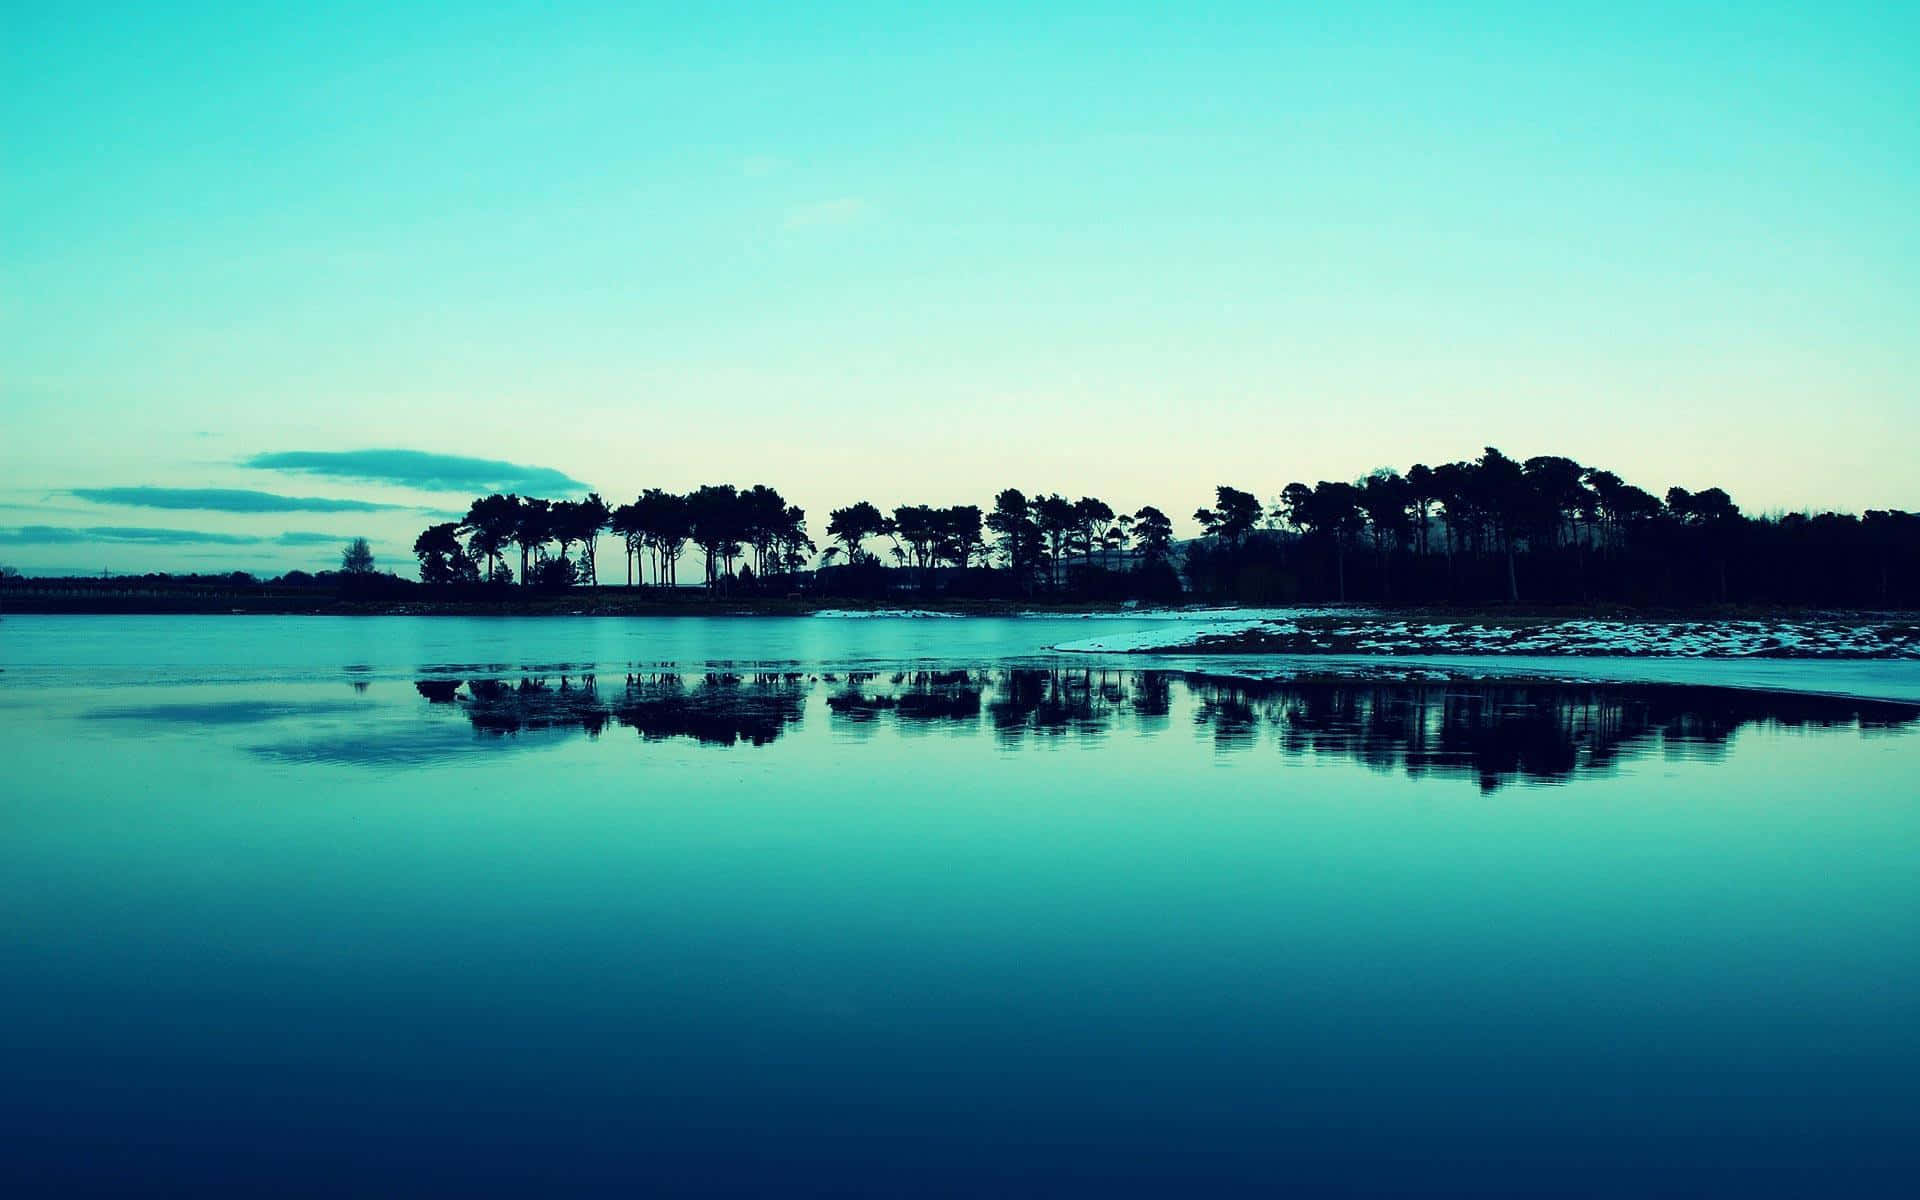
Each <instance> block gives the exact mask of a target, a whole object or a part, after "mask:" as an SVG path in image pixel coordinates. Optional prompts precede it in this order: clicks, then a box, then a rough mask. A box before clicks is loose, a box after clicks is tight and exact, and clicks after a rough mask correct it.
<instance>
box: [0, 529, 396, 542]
mask: <svg viewBox="0 0 1920 1200" xmlns="http://www.w3.org/2000/svg"><path fill="white" fill-rule="evenodd" d="M353 537H354V535H353V534H347V533H313V532H308V531H305V530H288V531H287V532H285V533H282V534H280V535H278V536H277V537H265V536H260V535H256V534H251V533H215V532H213V531H211V530H205V529H148V528H142V527H136V526H128V525H86V526H79V527H73V526H65V525H17V526H14V527H12V528H0V546H83V545H89V544H98V543H107V544H112V545H121V546H326V545H342V546H344V545H345V544H346V543H347V542H349V541H351V540H352V539H353ZM369 540H371V541H373V542H374V543H375V544H376V545H378V544H381V540H380V539H378V538H373V539H369Z"/></svg>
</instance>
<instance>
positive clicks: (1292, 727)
mask: <svg viewBox="0 0 1920 1200" xmlns="http://www.w3.org/2000/svg"><path fill="white" fill-rule="evenodd" d="M415 687H416V688H417V689H418V691H419V693H420V695H421V696H422V697H423V698H424V699H425V700H426V701H427V702H428V703H429V704H430V705H432V706H435V707H436V708H441V709H448V708H453V709H458V710H459V711H460V712H462V713H463V714H464V715H465V716H466V718H467V720H468V721H469V722H470V723H471V724H472V726H473V728H474V729H475V730H476V731H478V732H479V733H480V734H481V735H482V736H484V737H488V738H505V737H511V736H513V735H516V734H518V733H520V732H522V731H529V730H575V731H579V732H582V733H585V734H586V735H587V736H589V737H598V736H599V735H600V734H601V733H603V732H604V731H605V730H606V729H607V728H608V727H609V726H618V727H621V728H626V729H632V730H634V731H635V732H636V733H638V734H639V735H640V737H641V738H643V739H645V740H647V741H659V740H663V739H667V738H690V739H693V740H694V741H697V742H700V743H702V744H706V745H714V746H732V745H736V744H738V743H741V742H745V743H747V744H749V745H754V746H764V745H767V744H768V743H771V742H773V741H774V740H776V739H777V738H779V737H781V736H783V735H784V734H786V733H787V732H789V731H790V730H792V729H793V728H795V727H797V726H799V725H801V724H802V722H803V721H804V720H805V717H806V711H807V705H808V701H809V699H810V698H811V697H812V696H813V695H814V694H815V693H816V692H819V693H820V694H821V695H822V698H823V700H824V706H825V708H826V710H827V714H828V720H829V722H830V724H831V725H832V727H833V728H835V729H836V730H839V731H841V732H843V733H852V734H855V735H860V736H863V735H865V734H868V733H871V732H872V731H874V730H878V729H891V730H893V731H895V732H898V733H903V734H922V733H927V732H931V731H935V730H944V731H948V732H952V733H958V734H962V735H975V736H990V737H992V738H993V739H994V741H995V743H996V744H997V745H999V746H1000V747H1002V748H1003V749H1008V750H1012V749H1016V748H1018V747H1021V746H1023V745H1026V744H1029V743H1038V744H1046V743H1048V742H1051V741H1055V740H1059V739H1072V740H1075V741H1081V742H1094V741H1098V740H1099V739H1102V738H1105V737H1108V736H1112V735H1115V734H1124V735H1128V736H1134V737H1147V738H1153V737H1162V736H1169V735H1171V734H1172V732H1173V731H1174V730H1175V729H1177V728H1179V727H1180V726H1181V725H1182V724H1183V723H1184V724H1189V725H1190V726H1191V727H1192V728H1193V729H1195V730H1196V731H1198V732H1199V733H1200V734H1201V735H1202V736H1203V737H1206V738H1207V739H1209V740H1210V741H1211V743H1212V745H1213V746H1214V748H1215V750H1216V752H1218V753H1223V754H1225V753H1238V752H1244V751H1248V750H1252V749H1255V748H1257V747H1260V746H1263V745H1269V744H1270V745H1271V746H1273V747H1274V748H1276V749H1277V750H1278V751H1279V752H1280V753H1281V754H1283V755H1285V756H1287V757H1290V758H1307V757H1326V756H1332V757H1340V758H1346V759H1350V760H1352V761H1355V762H1359V763H1362V764H1364V765H1366V766H1368V767H1371V768H1374V769H1376V770H1382V771H1404V772H1406V773H1407V774H1408V775H1411V776H1423V775H1445V776H1460V777H1469V778H1472V779H1475V780H1476V781H1477V782H1478V783H1479V786H1480V787H1481V788H1482V789H1483V790H1486V791H1492V790H1494V789H1495V788H1498V787H1500V786H1501V785H1502V784H1505V783H1507V782H1510V781H1512V780H1515V779H1523V780H1527V781H1531V782H1552V781H1558V780H1564V779H1567V778H1570V777H1572V776H1573V775H1575V774H1577V773H1587V772H1605V771H1608V770H1611V769H1613V768H1614V767H1616V766H1617V765H1619V764H1620V763H1622V762H1625V761H1628V760H1630V759H1633V758H1636V757H1640V756H1644V755H1647V754H1652V753H1655V752H1659V753H1667V754H1685V755H1690V756H1696V757H1697V756H1700V755H1702V754H1707V755H1711V754H1717V753H1720V752H1722V751H1723V750H1724V747H1725V746H1726V745H1727V743H1728V742H1729V741H1730V739H1731V738H1732V737H1733V736H1734V735H1735V734H1736V733H1737V732H1738V731H1739V730H1741V729H1742V728H1744V727H1747V726H1749V725H1772V726H1818V727H1852V728H1858V729H1873V728H1891V727H1898V726H1904V725H1908V724H1911V723H1913V722H1915V721H1916V720H1920V706H1915V705H1912V704H1899V703H1891V702H1877V701H1863V700H1849V699H1841V698H1835V697H1826V696H1805V695H1793V694H1788V693H1769V692H1751V691H1741V690H1735V689H1726V688H1701V687H1684V686H1678V685H1625V684H1604V683H1566V682H1554V683H1544V682H1512V681H1476V682H1461V681H1448V682H1428V681H1382V680H1368V679H1315V680H1287V681H1271V682H1269V681H1258V680H1248V679H1236V678H1223V677H1218V676H1208V675H1204V674H1184V673H1177V672H1169V671H1122V670H1106V669H1094V668H1071V669H1068V668H1052V669H1028V668H1001V669H993V670H980V669H947V670H913V671H897V672H890V673H883V672H851V673H843V674H825V675H811V674H804V673H800V672H791V671H787V672H747V673H733V672H711V673H705V674H700V675H685V676H683V675H680V674H675V673H672V672H650V673H638V674H629V675H627V676H626V678H625V680H624V682H623V683H622V684H621V685H620V686H618V687H611V688H603V687H602V686H601V684H600V682H599V680H598V678H597V677H596V676H595V675H593V674H591V673H580V674H569V673H565V672H564V671H563V672H562V673H559V674H554V675H549V674H543V673H527V674H523V675H522V676H520V677H519V678H518V679H514V680H509V679H506V678H502V677H498V676H486V677H479V678H469V679H461V678H456V677H448V676H444V675H437V674H436V675H434V676H430V677H425V678H421V679H419V680H417V681H416V683H415ZM1181 712H1184V713H1185V714H1186V717H1185V720H1184V722H1177V721H1176V720H1175V719H1174V718H1175V715H1176V714H1177V713H1181Z"/></svg>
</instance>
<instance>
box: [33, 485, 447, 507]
mask: <svg viewBox="0 0 1920 1200" xmlns="http://www.w3.org/2000/svg"><path fill="white" fill-rule="evenodd" d="M68 493H69V494H70V495H73V496H78V497H79V498H80V499H82V500H86V501H90V502H92V503H94V504H118V505H122V506H125V507H130V508H166V509H183V510H184V509H191V510H197V511H203V512H229V513H284V512H321V513H344V512H393V511H402V512H404V511H407V510H408V509H409V507H410V506H409V505H404V504H379V503H375V502H374V501H372V500H331V499H327V498H324V497H320V496H281V495H278V494H276V493H274V492H256V491H252V490H249V489H245V488H167V487H105V488H69V489H68Z"/></svg>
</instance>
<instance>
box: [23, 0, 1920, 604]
mask: <svg viewBox="0 0 1920 1200" xmlns="http://www.w3.org/2000/svg"><path fill="white" fill-rule="evenodd" d="M1045 7H1046V11H1045V12H1043V13H1036V12H1034V11H1032V6H1026V5H1010V4H980V5H973V6H969V7H966V8H963V9H962V8H955V9H950V10H927V9H924V8H923V7H921V6H908V5H860V6H835V12H833V13H831V14H828V13H812V12H804V11H796V9H795V6H785V5H758V6H742V5H723V6H719V7H711V8H710V7H705V6H702V7H701V9H700V10H699V11H698V12H697V13H696V12H694V10H687V12H685V13H681V12H677V11H669V10H668V9H665V8H662V7H658V6H622V5H604V6H587V7H584V8H580V9H575V10H569V11H568V12H567V13H566V14H558V13H556V12H554V11H553V9H552V8H551V6H545V5H538V6H535V5H527V6H521V5H512V4H509V5H505V6H484V7H483V8H478V9H475V8H471V7H468V6H462V7H458V8H455V7H453V6H444V7H437V6H433V5H425V6H417V7H407V8H405V9H404V11H399V10H396V9H395V8H394V7H393V6H387V5H375V4H363V3H349V4H345V5H341V6H336V7H334V8H331V9H329V13H328V17H327V19H326V20H325V21H323V22H316V20H315V18H314V17H313V15H312V14H311V13H302V12H299V11H292V10H290V11H287V12H285V13H275V12H261V11H259V10H258V9H257V8H255V7H253V6H241V5H214V4H205V5H197V4H196V5H186V4H182V5H167V4H159V5H142V6H126V7H124V8H121V9H118V10H113V11H109V10H103V9H98V8H89V9H87V10H85V12H84V13H82V12H80V11H78V10H70V9H65V8H61V7H59V6H54V7H50V8H49V7H43V8H40V9H32V10H30V9H23V8H17V9H16V10H15V11H12V12H10V13H9V14H8V15H7V17H6V18H5V28H6V31H7V37H6V40H7V42H8V43H9V46H10V49H12V50H13V51H14V53H13V54H12V55H11V57H10V60H9V67H10V70H9V78H10V82H11V84H12V86H10V87H9V88H7V89H5V90H4V92H0V118H4V121H5V127H6V129H7V131H8V132H7V136H6V140H5V143H4V149H0V165H3V166H4V168H5V175H4V178H5V186H4V188H3V189H0V206H3V207H0V219H4V222H5V228H6V229H7V231H8V232H7V235H6V236H5V237H4V238H0V339H3V340H0V346H4V348H5V353H4V355H0V410H3V411H4V414H5V420H4V432H5V437H4V439H3V440H0V470H3V471H4V475H5V479H4V481H0V563H7V564H11V565H14V566H18V567H20V568H22V569H27V570H54V569H68V570H76V571H84V572H87V573H97V572H99V571H101V570H103V569H111V570H115V571H127V572H133V571H143V570H153V569H175V570H223V569H230V568H241V569H248V570H259V571H281V570H286V569H289V568H292V567H303V568H306V569H315V568H319V567H325V566H330V565H334V564H335V562H336V561H337V555H338V549H339V545H340V544H342V543H344V542H345V541H346V540H347V539H348V538H350V537H353V536H356V535H365V536H367V537H369V538H372V539H373V540H374V543H375V549H376V553H377V554H378V555H379V559H380V562H381V565H382V566H384V567H390V568H394V569H398V570H402V571H407V570H409V569H410V567H411V557H410V555H409V554H408V553H407V550H408V546H409V545H410V543H411V540H412V537H413V535H414V534H415V533H416V532H417V531H418V530H419V528H421V527H422V526H423V525H424V524H426V523H428V522H429V521H430V520H434V519H443V517H441V516H437V515H436V514H445V513H448V512H456V511H459V510H464V508H465V507H466V502H467V500H468V499H469V498H470V496H471V495H472V494H474V492H475V491H478V490H483V489H481V488H478V487H476V488H474V489H472V490H462V488H461V487H460V486H458V485H459V481H461V480H464V479H467V478H469V476H463V475H459V474H457V471H458V470H461V469H466V468H462V467H461V465H460V463H459V461H458V460H463V459H479V460H486V463H487V464H488V465H487V466H486V467H485V468H472V471H473V472H475V473H474V474H472V475H471V476H470V477H471V478H472V479H473V480H475V481H477V482H484V481H485V480H484V478H483V477H485V476H488V475H489V473H491V475H492V476H493V477H497V479H500V480H512V479H526V480H534V481H539V480H548V481H552V480H558V479H567V480H572V481H578V482H580V483H583V484H585V485H587V486H590V487H592V488H594V489H597V490H598V491H599V492H600V493H601V494H602V495H604V496H606V497H607V498H608V500H609V501H611V502H616V503H617V502H619V501H621V500H623V499H627V498H630V497H631V496H632V495H633V494H634V493H635V492H637V491H638V490H639V489H641V488H643V487H652V486H657V487H665V488H670V489H676V490H678V489H685V488H689V487H693V486H696V485H698V484H700V483H708V482H732V483H737V484H740V485H750V484H753V483H756V482H765V483H769V484H771V485H773V486H775V487H777V488H779V489H780V490H781V491H782V492H783V493H785V494H786V496H787V497H788V498H789V499H790V500H792V501H794V502H796V503H798V504H800V505H802V506H804V507H805V508H806V509H807V512H808V516H809V520H810V526H811V528H812V531H813V534H814V537H815V539H816V540H818V541H821V542H823V543H824V541H825V537H824V528H825V525H826V515H827V511H828V510H829V509H831V508H834V507H838V506H841V505H845V504H848V503H852V502H853V501H856V500H860V499H870V500H872V501H874V502H875V503H877V504H879V505H880V506H881V507H883V508H892V507H893V506H894V505H896V504H903V503H916V502H919V503H934V504H955V503H974V504H979V505H981V506H982V507H985V506H987V505H988V504H990V502H991V499H992V496H993V494H994V493H995V492H996V491H998V490H999V489H1001V488H1004V487H1009V486H1012V487H1019V488H1021V489H1023V490H1026V491H1028V492H1029V493H1032V492H1034V491H1059V492H1062V493H1065V494H1067V495H1070V496H1079V495H1085V494H1091V495H1097V496H1100V497H1102V498H1103V499H1105V500H1107V501H1108V502H1109V503H1111V504H1112V505H1113V506H1114V507H1115V508H1116V509H1124V510H1127V511H1131V510H1133V509H1135V508H1137V507H1139V506H1140V505H1142V504H1153V505H1156V506H1158V507H1160V508H1161V509H1163V510H1165V511H1166V512H1167V513H1169V514H1170V515H1172V516H1173V517H1174V518H1175V520H1176V522H1177V525H1178V528H1179V531H1180V533H1181V534H1182V535H1183V536H1184V535H1187V534H1190V533H1191V532H1192V531H1193V528H1192V525H1191V522H1190V521H1188V520H1187V514H1189V513H1191V512H1192V511H1193V509H1194V508H1195V507H1197V506H1199V505H1201V504H1203V503H1205V502H1206V501H1207V500H1208V499H1209V497H1210V494H1211V491H1212V488H1213V486H1214V485H1215V484H1216V483H1229V484H1232V485H1234V486H1237V487H1242V488H1245V489H1247V490H1250V491H1253V492H1255V493H1256V494H1258V495H1260V496H1262V497H1263V498H1264V497H1270V496H1273V495H1275V494H1277V493H1278V492H1279V491H1280V489H1281V488H1282V487H1284V486H1285V485H1286V484H1287V483H1289V482H1291V481H1293V480H1302V481H1306V482H1312V481H1315V480H1318V479H1351V478H1354V477H1357V476H1359V475H1362V474H1364V473H1366V472H1367V471H1369V470H1371V469H1373V468H1375V467H1379V466H1391V467H1395V468H1397V469H1402V470H1404V469H1405V468H1406V467H1407V466H1408V465H1410V464H1412V463H1413V462H1416V461H1425V462H1429V463H1434V462H1440V461H1446V460H1450V459H1457V458H1464V457H1470V456H1473V455H1475V454H1477V453H1479V451H1480V449H1481V447H1483V446H1485V445H1489V444H1490V445H1495V446H1498V447H1500V448H1501V449H1502V450H1504V451H1506V452H1507V453H1509V454H1511V455H1514V456H1515V457H1521V458H1524V457H1527V456H1530V455H1535V454H1566V455H1569V456H1571V457H1574V458H1577V459H1579V460H1580V461H1582V462H1585V463H1588V464H1589V465H1594V466H1603V467H1607V468H1609V469H1612V470H1614V471H1616V472H1618V473H1620V474H1621V475H1622V476H1624V477H1625V478H1627V479H1629V480H1630V481H1632V482H1635V483H1638V484H1640V485H1642V486H1644V487H1647V488H1649V489H1650V490H1655V491H1663V490H1664V489H1665V488H1666V487H1667V486H1669V485H1671V484H1679V485H1682V486H1686V487H1690V488H1699V487H1704V486H1709V485H1719V486H1723V487H1725V488H1727V490H1728V491H1729V492H1730V493H1732V495H1733V497H1734V499H1735V501H1736V502H1738V503H1739V504H1740V505H1741V506H1742V507H1743V508H1745V509H1746V510H1748V511H1750V512H1756V513H1758V512H1770V511H1782V510H1786V511H1793V510H1801V509H1813V510H1825V509H1835V510H1840V511H1854V512H1859V511H1864V510H1865V509H1868V508H1888V507H1892V508H1906V509H1920V471H1916V470H1915V463H1916V461H1920V386H1916V381H1917V380H1920V337H1916V335H1915V331H1916V330H1920V222H1916V221H1915V219H1914V214H1915V213H1916V212H1920V123H1916V122H1915V121H1914V120H1913V114H1914V113H1915V112H1920V9H1916V8H1914V7H1912V6H1899V5H1888V4H1884V3H1841V4H1837V5H1820V6H1815V5H1809V4H1796V5H1785V4H1774V5H1766V4H1756V5H1743V6H1738V7H1732V8H1729V7H1727V6H1722V5H1712V6H1707V5H1693V4H1680V5H1673V4H1663V5H1651V4H1648V5H1637V4H1626V5H1609V6H1603V7H1602V6H1596V7H1593V8H1589V9H1580V10H1577V11H1576V10H1565V9H1556V10H1552V11H1548V10H1543V9H1541V8H1539V7H1538V6H1534V5H1522V4H1517V3H1512V4H1509V3H1479V4H1474V5H1471V6H1467V7H1466V8H1464V9H1458V10H1454V11H1450V12H1448V13H1446V14H1440V13H1436V12H1435V11H1433V10H1432V8H1431V7H1430V6H1427V5H1419V4H1413V3H1380V4H1370V5H1361V6H1350V7H1347V8H1343V9H1341V10H1340V11H1338V12H1333V11H1330V10H1328V9H1327V8H1326V7H1325V6H1320V5H1291V4H1274V3H1262V4H1243V5H1228V6H1226V7H1224V8H1217V9H1209V11H1208V12H1207V13H1206V14H1205V15H1204V16H1202V15H1197V14H1196V13H1195V12H1194V11H1193V10H1192V9H1191V8H1190V7H1188V6H1175V5H1155V4H1125V5H1119V6H1115V5H1099V6H1080V5H1074V4H1065V5H1050V6H1045ZM109 8H111V6H109ZM368 450H386V451H396V450H404V451H416V452H419V456H418V457H413V458H400V459H394V460H391V461H389V462H387V464H386V466H387V467H388V468H391V471H392V472H393V473H390V474H387V475H384V476H364V475H363V476H360V477H350V476H348V475H344V474H340V473H337V472H333V473H329V472H331V467H329V466H328V465H327V464H328V463H330V462H333V461H334V460H327V459H320V460H315V459H311V458H304V459H290V458H284V457H282V458H276V457H271V456H287V455H308V456H311V455H315V454H339V453H342V452H350V451H368ZM256 462H257V463H260V464H262V465H248V464H249V463H256ZM315 462H319V463H320V464H321V467H320V469H316V468H315V467H314V466H313V465H312V464H313V463H315ZM301 463H305V464H307V465H305V466H298V464H301ZM276 464H281V465H276ZM284 464H295V467H293V468H290V467H288V466H286V465H284ZM505 468H513V469H515V470H522V471H527V472H531V473H530V474H527V475H525V476H514V475H511V474H506V473H503V471H504V469H505ZM449 471H454V472H456V473H455V474H451V475H450V474H448V472H449ZM380 480H384V482H382V481H380ZM129 489H152V490H150V491H144V492H143V491H134V490H129ZM552 494H560V489H559V488H557V487H556V488H554V489H553V490H552ZM263 497H264V498H263ZM276 498H289V499H290V500H292V501H305V502H308V503H306V504H305V506H304V507H302V506H301V505H300V504H297V503H296V504H293V505H291V506H289V505H288V504H286V503H282V502H281V501H280V500H278V499H276ZM196 504H204V505H205V506H204V507H195V505H196ZM384 506H394V507H391V508H388V507H384ZM46 530H53V531H55V532H52V533H47V532H44V531H46ZM102 531H106V532H102ZM196 537H197V538H198V539H199V540H194V539H195V538H196ZM332 539H337V541H336V540H332ZM603 562H604V560H603ZM612 563H613V567H614V569H615V570H616V571H617V570H618V565H619V564H618V558H617V556H613V558H612ZM603 575H608V576H611V575H612V572H603Z"/></svg>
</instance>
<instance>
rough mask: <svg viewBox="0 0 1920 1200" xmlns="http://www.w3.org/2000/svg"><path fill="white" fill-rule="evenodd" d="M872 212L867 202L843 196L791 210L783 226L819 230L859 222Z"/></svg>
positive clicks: (858, 198)
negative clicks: (829, 226)
mask: <svg viewBox="0 0 1920 1200" xmlns="http://www.w3.org/2000/svg"><path fill="white" fill-rule="evenodd" d="M870 211H872V209H871V207H870V206H869V205H868V204H867V202H866V201H865V200H862V199H861V198H860V197H858V196H842V197H840V198H839V199H837V200H822V201H821V202H819V203H818V204H804V205H801V206H800V207H799V208H794V209H789V210H788V211H787V219H786V220H785V221H783V222H781V224H782V225H783V226H784V227H786V228H788V229H818V228H821V227H824V226H828V225H848V224H851V223H853V222H854V221H858V220H859V219H860V218H862V217H864V216H866V215H867V213H869V212H870Z"/></svg>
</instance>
